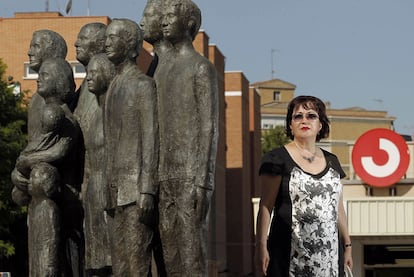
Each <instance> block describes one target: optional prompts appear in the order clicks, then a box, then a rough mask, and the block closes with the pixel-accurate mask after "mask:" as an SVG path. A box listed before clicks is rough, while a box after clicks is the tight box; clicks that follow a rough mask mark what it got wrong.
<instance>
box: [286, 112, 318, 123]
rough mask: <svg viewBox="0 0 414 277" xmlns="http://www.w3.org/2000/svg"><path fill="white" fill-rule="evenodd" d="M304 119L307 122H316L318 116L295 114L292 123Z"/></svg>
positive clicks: (314, 114) (313, 114)
mask: <svg viewBox="0 0 414 277" xmlns="http://www.w3.org/2000/svg"><path fill="white" fill-rule="evenodd" d="M304 117H306V119H307V120H316V119H318V118H319V116H318V115H317V114H316V113H306V114H301V113H297V114H294V115H293V116H292V119H293V121H301V120H303V118H304Z"/></svg>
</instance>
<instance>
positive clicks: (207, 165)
mask: <svg viewBox="0 0 414 277" xmlns="http://www.w3.org/2000/svg"><path fill="white" fill-rule="evenodd" d="M194 87H195V90H196V94H195V95H196V97H197V98H198V99H197V100H198V101H197V105H198V111H199V113H200V115H199V117H200V132H201V134H199V147H200V151H199V153H200V155H201V156H200V157H199V161H202V162H201V164H200V170H199V171H198V172H197V174H196V178H200V179H199V180H200V182H197V185H198V186H200V187H203V188H205V189H213V188H214V175H215V159H216V151H217V140H218V85H217V74H216V70H215V68H214V67H213V66H212V65H211V64H208V63H201V64H200V65H199V66H198V68H197V72H196V75H195V86H194Z"/></svg>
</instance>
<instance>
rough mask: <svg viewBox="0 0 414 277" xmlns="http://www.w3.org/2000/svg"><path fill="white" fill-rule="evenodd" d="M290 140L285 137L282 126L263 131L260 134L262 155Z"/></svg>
mask: <svg viewBox="0 0 414 277" xmlns="http://www.w3.org/2000/svg"><path fill="white" fill-rule="evenodd" d="M289 141H290V139H289V138H288V137H287V136H286V133H285V128H284V127H283V126H276V127H275V128H273V129H269V130H265V131H263V133H262V154H264V153H266V152H269V151H270V150H273V149H275V148H277V147H280V146H283V145H285V144H286V143H288V142H289Z"/></svg>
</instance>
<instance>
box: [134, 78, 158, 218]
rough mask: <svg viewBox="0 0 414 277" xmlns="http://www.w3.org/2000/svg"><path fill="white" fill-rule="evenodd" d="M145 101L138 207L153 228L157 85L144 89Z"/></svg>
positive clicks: (142, 110)
mask: <svg viewBox="0 0 414 277" xmlns="http://www.w3.org/2000/svg"><path fill="white" fill-rule="evenodd" d="M142 92H143V99H142V103H141V105H140V109H139V117H138V118H139V119H140V122H139V125H140V126H138V128H141V132H142V140H141V143H142V144H141V145H140V146H138V147H141V150H142V152H141V154H142V157H137V159H142V171H141V177H140V179H139V180H138V184H137V185H138V189H139V191H140V195H139V199H138V205H139V207H140V209H139V211H140V221H141V222H142V223H144V224H147V225H149V226H152V225H153V224H154V223H155V216H154V212H155V197H156V195H157V193H158V181H157V178H156V173H157V166H158V146H159V143H158V117H157V114H158V112H157V95H156V89H155V84H154V83H153V82H148V84H145V86H144V88H143V91H142Z"/></svg>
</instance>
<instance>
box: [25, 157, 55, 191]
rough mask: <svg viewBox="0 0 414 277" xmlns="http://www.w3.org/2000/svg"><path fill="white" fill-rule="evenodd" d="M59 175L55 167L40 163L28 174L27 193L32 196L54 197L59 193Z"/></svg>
mask: <svg viewBox="0 0 414 277" xmlns="http://www.w3.org/2000/svg"><path fill="white" fill-rule="evenodd" d="M59 181H60V175H59V172H58V170H57V169H56V167H54V166H52V165H50V164H48V163H45V162H41V163H38V164H36V165H35V166H34V167H33V169H32V171H31V173H30V182H29V186H28V191H29V193H30V194H31V195H32V196H35V195H36V196H47V197H48V198H51V197H54V196H56V194H57V193H58V191H59Z"/></svg>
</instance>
